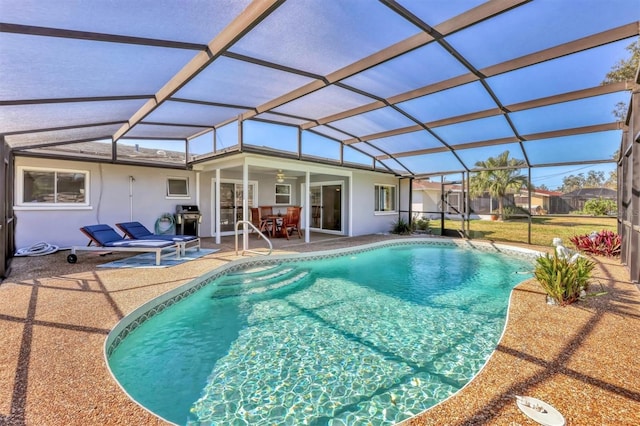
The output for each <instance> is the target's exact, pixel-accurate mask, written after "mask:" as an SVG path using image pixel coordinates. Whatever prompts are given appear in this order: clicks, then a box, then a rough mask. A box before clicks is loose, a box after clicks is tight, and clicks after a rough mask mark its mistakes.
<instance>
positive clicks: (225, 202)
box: [212, 180, 256, 235]
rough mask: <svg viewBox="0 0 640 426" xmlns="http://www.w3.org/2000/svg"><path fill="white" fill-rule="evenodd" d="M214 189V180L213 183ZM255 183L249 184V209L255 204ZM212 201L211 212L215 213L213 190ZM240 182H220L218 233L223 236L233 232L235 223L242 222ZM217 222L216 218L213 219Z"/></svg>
mask: <svg viewBox="0 0 640 426" xmlns="http://www.w3.org/2000/svg"><path fill="white" fill-rule="evenodd" d="M213 185H214V186H213V188H215V180H214V181H213ZM255 186H256V184H255V182H249V194H248V197H247V201H248V204H249V208H251V207H253V206H254V204H255V199H254V196H255V194H256V191H255ZM213 192H214V196H213V197H212V199H213V206H212V207H213V211H214V212H215V203H216V200H215V189H214V191H213ZM242 196H243V189H242V181H233V180H221V181H220V232H221V233H222V234H224V235H229V234H232V233H233V232H234V230H235V226H236V223H237V222H238V221H241V220H242V215H243V211H242ZM214 220H217V218H214Z"/></svg>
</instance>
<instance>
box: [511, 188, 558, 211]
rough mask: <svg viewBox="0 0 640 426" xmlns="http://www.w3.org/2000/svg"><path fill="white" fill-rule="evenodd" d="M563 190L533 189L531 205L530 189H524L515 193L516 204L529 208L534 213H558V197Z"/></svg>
mask: <svg viewBox="0 0 640 426" xmlns="http://www.w3.org/2000/svg"><path fill="white" fill-rule="evenodd" d="M561 195H562V193H561V192H557V191H547V190H544V189H535V190H532V191H531V206H529V191H528V190H527V189H523V190H522V191H520V193H519V194H516V195H514V197H513V202H514V203H515V205H516V206H518V207H521V208H523V209H525V210H528V211H529V212H530V213H531V214H532V215H542V214H554V213H558V211H556V210H557V209H558V207H557V206H558V202H557V201H558V198H559V197H560V196H561Z"/></svg>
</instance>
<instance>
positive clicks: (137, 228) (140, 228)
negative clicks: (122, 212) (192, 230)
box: [116, 222, 198, 241]
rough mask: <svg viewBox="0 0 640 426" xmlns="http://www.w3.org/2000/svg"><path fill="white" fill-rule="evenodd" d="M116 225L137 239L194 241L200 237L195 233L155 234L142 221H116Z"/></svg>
mask: <svg viewBox="0 0 640 426" xmlns="http://www.w3.org/2000/svg"><path fill="white" fill-rule="evenodd" d="M116 226H117V227H118V228H120V229H121V230H122V232H124V233H125V234H126V235H127V236H128V237H129V238H133V239H136V240H164V241H192V240H196V239H197V238H198V237H196V236H194V235H169V234H154V233H153V232H151V231H149V229H148V228H147V227H146V226H144V225H143V224H141V223H140V222H122V223H116Z"/></svg>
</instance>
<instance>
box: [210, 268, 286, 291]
mask: <svg viewBox="0 0 640 426" xmlns="http://www.w3.org/2000/svg"><path fill="white" fill-rule="evenodd" d="M293 269H294V267H293V266H290V265H269V266H266V267H259V268H251V269H245V270H243V271H242V272H236V273H233V274H229V275H227V276H225V277H223V278H221V279H220V281H219V282H218V287H227V286H243V285H247V284H253V283H259V282H262V281H268V280H271V279H276V278H278V277H281V276H284V275H287V274H289V273H290V272H291V271H292V270H293Z"/></svg>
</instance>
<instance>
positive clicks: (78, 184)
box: [16, 167, 89, 207]
mask: <svg viewBox="0 0 640 426" xmlns="http://www.w3.org/2000/svg"><path fill="white" fill-rule="evenodd" d="M18 179H19V180H18V188H17V191H16V195H17V199H18V200H17V201H18V205H19V206H39V207H45V206H55V207H58V206H60V207H62V206H87V205H89V193H88V190H89V172H88V171H86V170H64V169H44V168H37V167H19V168H18Z"/></svg>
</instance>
